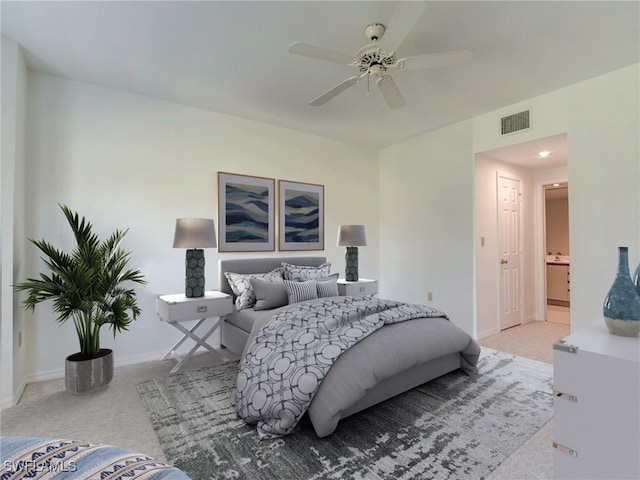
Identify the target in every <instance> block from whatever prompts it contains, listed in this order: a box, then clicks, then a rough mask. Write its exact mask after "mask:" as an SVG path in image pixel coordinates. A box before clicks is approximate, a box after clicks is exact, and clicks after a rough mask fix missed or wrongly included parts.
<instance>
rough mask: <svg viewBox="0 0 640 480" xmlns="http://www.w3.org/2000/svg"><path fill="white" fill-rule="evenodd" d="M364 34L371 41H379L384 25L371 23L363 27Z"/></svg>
mask: <svg viewBox="0 0 640 480" xmlns="http://www.w3.org/2000/svg"><path fill="white" fill-rule="evenodd" d="M364 34H365V35H366V36H367V38H368V39H369V40H371V41H372V42H376V41H380V39H381V38H382V35H384V25H382V24H381V23H371V24H369V25H367V26H366V27H365V28H364Z"/></svg>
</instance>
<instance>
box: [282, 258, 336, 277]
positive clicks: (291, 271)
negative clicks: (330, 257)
mask: <svg viewBox="0 0 640 480" xmlns="http://www.w3.org/2000/svg"><path fill="white" fill-rule="evenodd" d="M329 272H331V263H329V262H325V263H323V264H322V265H319V266H317V267H309V266H306V265H291V264H290V263H286V262H282V273H283V276H284V279H285V280H298V281H304V280H311V279H317V278H323V277H328V276H329Z"/></svg>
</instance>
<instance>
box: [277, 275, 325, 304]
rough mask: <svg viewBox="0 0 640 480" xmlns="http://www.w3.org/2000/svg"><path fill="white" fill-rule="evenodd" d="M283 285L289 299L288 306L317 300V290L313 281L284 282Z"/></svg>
mask: <svg viewBox="0 0 640 480" xmlns="http://www.w3.org/2000/svg"><path fill="white" fill-rule="evenodd" d="M284 285H285V287H286V289H287V296H288V297H289V303H290V304H291V303H298V302H304V301H305V300H313V299H314V298H318V290H317V287H316V281H315V280H308V281H306V282H295V281H291V280H285V281H284Z"/></svg>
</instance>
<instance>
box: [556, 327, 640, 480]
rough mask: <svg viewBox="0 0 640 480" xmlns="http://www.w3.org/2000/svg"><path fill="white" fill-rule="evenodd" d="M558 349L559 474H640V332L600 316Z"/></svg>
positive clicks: (604, 476) (618, 476) (583, 477)
mask: <svg viewBox="0 0 640 480" xmlns="http://www.w3.org/2000/svg"><path fill="white" fill-rule="evenodd" d="M553 348H554V352H553V354H554V355H553V377H554V378H553V381H554V402H553V446H554V452H553V471H554V478H556V479H580V480H586V479H591V478H594V479H607V480H610V479H640V337H621V336H617V335H611V334H610V333H609V330H608V329H607V327H606V325H605V323H604V320H599V321H596V322H594V323H592V324H591V325H589V326H588V327H585V328H583V329H581V330H579V331H577V332H576V333H574V334H572V335H570V336H568V337H567V338H565V339H564V340H561V341H560V342H558V343H556V344H555V345H554V346H553Z"/></svg>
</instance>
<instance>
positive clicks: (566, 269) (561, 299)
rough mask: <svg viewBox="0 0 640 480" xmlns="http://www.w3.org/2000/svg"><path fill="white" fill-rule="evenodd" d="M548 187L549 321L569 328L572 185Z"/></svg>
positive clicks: (546, 197)
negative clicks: (570, 186) (570, 206)
mask: <svg viewBox="0 0 640 480" xmlns="http://www.w3.org/2000/svg"><path fill="white" fill-rule="evenodd" d="M543 188H544V219H545V220H544V232H545V233H544V238H545V248H544V251H545V273H546V288H545V294H546V302H545V311H546V317H545V318H546V320H547V321H549V322H554V323H562V324H564V325H569V323H570V322H569V318H570V308H571V255H570V251H569V184H568V182H554V183H550V184H545V185H544V186H543Z"/></svg>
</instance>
